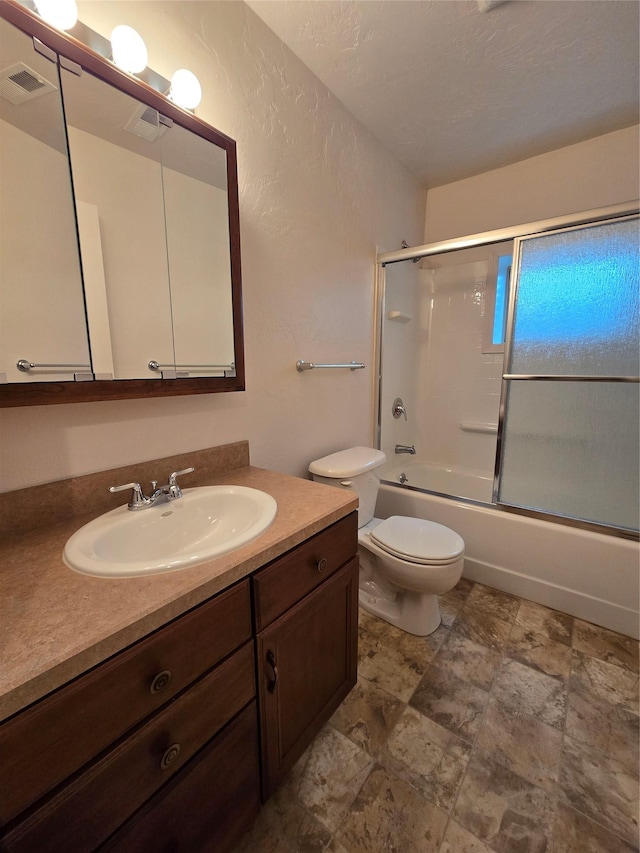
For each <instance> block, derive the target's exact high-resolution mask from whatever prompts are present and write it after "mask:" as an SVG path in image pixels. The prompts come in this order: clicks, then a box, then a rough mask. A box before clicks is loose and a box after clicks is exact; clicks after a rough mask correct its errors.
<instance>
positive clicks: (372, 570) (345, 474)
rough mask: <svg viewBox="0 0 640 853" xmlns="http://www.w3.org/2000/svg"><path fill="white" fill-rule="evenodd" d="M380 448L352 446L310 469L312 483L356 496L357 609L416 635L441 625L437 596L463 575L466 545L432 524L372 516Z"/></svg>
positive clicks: (418, 519)
mask: <svg viewBox="0 0 640 853" xmlns="http://www.w3.org/2000/svg"><path fill="white" fill-rule="evenodd" d="M385 461H386V456H385V454H384V453H383V452H382V451H381V450H375V449H373V448H370V447H352V448H350V449H348V450H341V451H339V452H338V453H332V454H330V455H329V456H325V457H323V458H322V459H318V460H316V461H315V462H312V463H311V465H310V466H309V471H310V472H311V474H312V476H313V479H314V480H316V481H317V482H321V483H326V484H327V485H332V486H338V487H339V488H344V489H350V490H353V491H355V492H356V494H357V495H358V498H359V508H358V527H359V530H358V554H359V558H360V581H359V601H360V606H361V607H362V608H363V609H364V610H366V611H368V612H369V613H373V614H374V615H376V616H379V617H380V618H382V619H384V620H386V621H387V622H390V623H391V624H392V625H396V626H397V627H398V628H401V629H402V630H403V631H407V632H408V633H410V634H416V635H418V636H426V635H427V634H431V633H433V631H435V630H436V628H437V627H438V625H439V624H440V609H439V607H438V595H442V594H443V593H445V592H448V591H449V590H450V589H453V587H454V586H455V585H456V584H457V583H458V581H459V580H460V578H461V577H462V570H463V567H464V541H463V540H462V538H461V537H460V536H459V535H458V534H457V533H455V532H454V531H453V530H450V529H449V528H448V527H444V526H443V525H442V524H436V523H435V522H432V521H425V520H424V519H421V518H409V517H407V516H398V515H396V516H392V517H390V518H387V519H381V518H375V517H374V509H375V502H376V497H377V493H378V487H379V485H380V478H379V475H378V473H377V469H379V468H380V466H382V465H383V464H384V462H385Z"/></svg>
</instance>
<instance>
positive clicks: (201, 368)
mask: <svg viewBox="0 0 640 853" xmlns="http://www.w3.org/2000/svg"><path fill="white" fill-rule="evenodd" d="M148 367H149V370H155V371H156V372H161V371H184V372H185V373H223V372H224V373H226V372H227V371H229V372H231V371H233V372H234V373H235V369H236V367H235V364H160V362H158V361H155V360H153V359H152V360H151V361H150V362H149V364H148Z"/></svg>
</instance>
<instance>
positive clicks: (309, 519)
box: [0, 442, 357, 720]
mask: <svg viewBox="0 0 640 853" xmlns="http://www.w3.org/2000/svg"><path fill="white" fill-rule="evenodd" d="M245 444H246V443H244V442H238V443H237V444H235V445H226V446H225V448H231V449H232V450H234V451H235V453H234V454H232V456H233V458H232V459H231V464H232V465H233V466H234V467H231V468H228V469H227V470H222V471H220V470H217V469H220V468H225V463H224V462H223V463H220V464H216V465H212V464H211V459H212V458H213V457H212V453H214V452H215V451H218V450H224V449H225V448H220V449H219V448H215V449H211V450H209V451H198V452H194V453H192V454H183V455H181V456H180V457H172V458H171V457H170V458H168V459H166V460H157V462H161V463H162V466H163V470H164V467H166V466H168V467H169V468H173V465H174V464H175V468H173V470H176V469H177V468H178V467H184V466H185V464H194V465H195V466H196V468H198V463H199V461H202V459H204V464H202V465H201V473H200V476H199V477H198V478H196V479H197V482H193V481H192V482H191V483H189V484H188V483H187V482H186V477H185V478H184V486H185V488H186V487H187V486H188V485H204V484H230V483H233V484H236V485H242V486H251V487H253V488H257V489H262V490H263V491H265V492H268V493H269V494H270V495H272V496H273V497H274V498H275V499H276V501H277V503H278V512H277V515H276V518H275V520H274V522H273V524H272V525H271V527H270V528H269V529H268V530H267V531H266V532H265V533H263V534H262V535H261V536H260V537H258V538H257V539H256V540H254V541H253V542H251V543H249V544H248V545H245V546H244V547H242V548H240V549H238V550H236V551H233V552H231V553H230V554H226V555H223V556H221V557H218V558H216V559H214V560H211V561H209V562H207V563H202V564H201V565H199V566H194V567H191V568H189V569H184V570H181V571H177V572H169V573H167V574H160V575H154V576H152V577H148V578H124V579H106V578H93V577H89V576H86V575H81V574H78V573H76V572H73V571H71V570H70V569H68V568H67V567H66V566H65V565H64V563H63V562H62V551H63V548H64V545H65V542H66V541H67V539H68V538H69V536H70V535H71V534H72V533H74V532H75V531H76V530H77V529H78V528H79V527H81V526H82V525H83V524H85V523H86V522H87V521H89V520H90V519H91V518H95V517H96V516H97V515H100V514H101V513H102V512H104V511H105V508H103V507H100V508H99V509H98V510H97V511H96V507H95V506H94V507H92V510H91V512H85V513H82V514H79V513H78V512H77V510H75V511H74V514H73V515H72V517H68V518H64V517H62V518H60V517H59V515H60V514H58V517H55V516H56V512H55V511H53V510H51V512H48V511H47V506H46V505H45V507H44V508H43V510H42V511H41V513H40V515H41V516H42V518H41V521H40V523H39V524H38V523H36V521H31V522H30V521H29V518H28V517H27V516H28V513H27V515H26V516H25V524H24V525H19V524H18V523H17V522H16V521H15V519H14V522H13V524H12V525H11V528H10V529H9V530H7V525H6V524H5V529H4V530H1V529H0V533H2V539H1V543H0V720H2V719H5V718H6V717H8V716H10V715H11V714H13V713H15V712H16V711H18V710H21V709H22V708H24V707H26V706H27V705H29V704H30V703H32V702H34V701H35V700H36V699H39V698H41V697H42V696H44V695H46V694H47V693H49V692H51V691H52V690H54V689H55V688H57V687H59V686H60V685H62V684H64V683H65V682H66V681H69V680H70V679H72V678H74V677H75V676H77V675H80V674H81V673H83V672H85V671H86V670H87V669H90V668H91V667H92V666H95V665H96V664H98V663H100V662H102V661H103V660H105V659H106V658H108V657H110V656H111V655H113V654H115V653H116V652H118V651H120V650H122V649H123V648H125V647H126V646H128V645H130V644H131V643H133V642H135V641H136V640H138V639H140V638H141V637H143V636H145V635H146V634H148V633H149V632H151V631H153V630H154V629H156V628H158V627H160V626H162V625H163V624H165V623H166V622H167V621H169V620H171V619H173V618H175V617H176V616H179V615H180V614H181V613H184V612H186V611H187V610H189V609H190V608H192V607H194V606H195V605H197V604H199V603H200V602H202V601H205V600H206V599H207V598H209V597H210V596H212V595H214V594H215V593H217V592H219V591H220V590H222V589H224V588H225V587H227V586H229V585H230V584H232V583H234V582H236V581H238V580H240V579H241V578H244V577H246V576H247V575H249V574H251V572H253V571H255V570H256V569H257V568H259V567H260V566H263V565H265V564H266V563H268V562H270V561H271V560H273V559H274V558H276V557H278V556H280V555H281V554H283V553H284V552H285V551H288V550H289V549H290V548H292V547H294V546H295V545H297V544H299V543H300V542H302V541H304V540H305V539H307V538H308V537H309V536H312V535H313V534H314V533H317V532H318V531H320V530H322V529H324V528H325V527H327V526H328V525H330V524H332V523H333V522H335V521H338V520H339V519H340V518H343V517H344V516H345V515H348V514H349V513H350V512H352V511H354V510H355V509H356V507H357V499H356V498H355V497H354V495H353V494H352V493H350V492H346V491H341V490H340V489H334V488H332V487H330V486H324V485H321V484H319V483H313V482H311V481H309V480H303V479H300V478H297V477H291V476H288V475H285V474H278V473H276V472H273V471H267V470H264V469H261V468H254V467H252V466H250V465H248V464H244V463H245V462H248V446H246V453H245V452H244V449H245ZM199 454H209V455H208V456H207V457H204V456H203V457H202V459H201V458H200V457H199ZM215 458H216V460H218V457H217V456H216V457H215ZM227 461H228V457H227ZM152 465H153V463H145V466H144V467H145V468H149V469H150V470H152ZM235 466H238V467H235ZM138 467H139V468H142V467H143V466H138ZM130 468H131V466H130ZM130 468H123V469H118V470H117V471H115V472H114V471H111V472H103V473H102V474H100V475H87V476H86V477H83V478H76V480H75V481H65V482H64V484H63V485H61V488H60V494H65V488H64V486H66V485H68V484H71V486H69V489H70V491H68V492H67V493H66V494H67V497H68V495H71V494H74V495H76V496H77V494H78V493H79V492H80V493H82V489H85V491H87V490H88V489H89V487H90V485H91V483H92V482H93V481H99V482H100V486H101V491H104V482H109V481H110V482H112V483H121V482H127V479H126V476H129V477H130V476H131V471H130ZM105 477H106V479H105ZM138 479H139V480H140V481H141V482H142V479H143V478H142V475H141V476H139V477H138ZM158 479H160V478H158ZM51 485H54V484H46V487H44V486H43V487H42V494H43V502H44V503H45V504H47V502H48V501H49V500H50V499H51V494H50V491H51V490H49V491H47V488H48V487H50V486H51ZM27 493H29V494H28V495H27ZM51 493H52V494H53V493H54V492H51ZM13 494H14V495H15V496H16V497H15V499H14V501H13V504H12V506H13V507H14V509H16V512H15V517H16V518H18V517H19V516H20V513H19V511H18V510H19V506H18V507H17V508H16V507H15V504H16V502H17V503H18V504H20V501H21V500H22V501H23V502H25V503H26V500H27V497H28V498H29V500H30V501H31V503H33V502H34V500H36V501H37V496H38V487H33V488H31V489H28V490H26V489H25V490H21V492H16V493H13ZM1 497H2V498H3V499H4V502H5V506H6V505H7V503H8V502H9V501H10V500H11V495H10V494H5V495H4V496H1ZM117 497H118V501H117V503H122V502H123V496H122V495H118V496H117ZM51 500H52V499H51ZM105 500H106V499H105ZM108 500H110V502H111V505H112V504H113V496H109V499H108ZM53 503H54V504H55V501H53ZM87 503H89V501H85V506H84V508H85V509H86V504H87ZM111 505H110V504H109V503H107V506H106V508H107V509H108V508H111ZM116 505H117V504H116ZM2 509H3V506H2V502H1V501H0V512H1V511H2ZM52 515H53V516H54V518H53V520H52V519H51V516H52ZM62 515H64V513H62ZM23 527H27V528H29V527H31V529H26V530H25V529H22V528H23Z"/></svg>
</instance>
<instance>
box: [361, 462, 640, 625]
mask: <svg viewBox="0 0 640 853" xmlns="http://www.w3.org/2000/svg"><path fill="white" fill-rule="evenodd" d="M414 464H415V468H416V470H415V472H414V471H413V465H412V460H407V462H404V463H403V464H401V465H399V466H395V467H394V468H393V469H389V470H387V471H386V472H384V473H383V475H382V477H383V479H382V483H381V485H380V491H379V493H378V501H377V504H376V515H377V516H378V517H379V518H388V517H389V516H391V515H408V516H412V517H414V518H426V519H428V520H430V521H436V522H439V523H440V524H444V525H446V526H447V527H450V528H452V529H453V530H455V531H456V532H457V533H459V534H460V536H462V538H463V539H464V541H465V546H466V547H465V567H464V576H465V577H467V578H469V579H471V580H474V581H478V582H479V583H483V584H487V586H492V587H495V588H496V589H500V590H503V591H504V592H508V593H512V594H513V595H517V596H520V597H522V598H527V599H529V600H530V601H535V602H537V603H538V604H543V605H545V606H547V607H551V608H554V609H555V610H561V611H563V612H565V613H569V614H571V615H572V616H577V617H578V618H580V619H585V620H587V621H588V622H594V623H595V624H597V625H602V626H604V627H605V628H610V629H611V630H613V631H619V632H621V633H623V634H627V635H629V636H631V637H635V638H636V639H638V636H639V621H640V619H639V613H638V600H639V597H640V578H639V575H640V571H639V565H640V560H639V556H640V555H639V546H638V543H637V542H634V541H632V540H628V539H620V538H617V537H615V536H608V535H605V534H602V533H595V532H592V531H589V530H582V529H580V528H577V527H569V526H566V525H564V524H555V523H553V522H551V521H542V520H538V519H534V518H529V517H528V516H524V515H519V514H517V513H515V512H509V511H507V510H503V509H500V508H499V507H496V506H493V505H489V504H488V503H474V502H473V501H478V500H479V501H487V500H489V501H490V500H491V490H490V489H489V493H488V495H489V497H488V498H487V496H486V494H487V493H486V491H484V490H485V489H486V487H487V484H486V483H480V484H475V492H474V486H473V484H471V483H470V482H469V481H470V480H471V479H472V478H471V477H469V476H468V475H465V474H464V473H463V474H460V472H458V473H456V472H453V471H451V472H450V471H446V470H443V471H438V470H437V469H436V468H435V466H431V465H427V464H425V463H421V462H419V461H416V462H415V463H414ZM402 472H404V473H405V474H406V475H407V478H408V479H407V484H406V486H402V485H400V484H398V483H395V484H393V482H392V481H390V480H391V475H392V473H393V474H395V476H396V477H397V476H398V475H399V474H400V473H402ZM427 475H428V477H427ZM449 475H451V476H449ZM421 478H424V479H423V482H425V483H427V482H430V483H431V485H426V488H429V489H431V488H432V486H434V485H436V484H437V486H438V487H437V488H434V489H433V491H438V492H444V491H445V489H444V488H442V486H444V485H445V484H446V483H447V482H449V483H450V484H451V485H454V484H455V485H456V486H457V487H463V488H458V491H460V490H463V491H465V492H468V493H469V494H468V495H465V497H466V498H467V499H466V500H465V499H463V498H449V497H444V496H443V494H426V493H424V492H422V491H418V489H421V488H425V486H424V485H420V486H418V481H419V480H420V479H421ZM429 478H430V480H429ZM447 478H448V480H447ZM483 479H485V480H487V479H488V478H483ZM472 493H473V494H474V495H475V497H474V496H472ZM478 495H484V497H477V496H478Z"/></svg>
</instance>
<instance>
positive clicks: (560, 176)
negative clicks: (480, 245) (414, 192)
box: [424, 125, 640, 243]
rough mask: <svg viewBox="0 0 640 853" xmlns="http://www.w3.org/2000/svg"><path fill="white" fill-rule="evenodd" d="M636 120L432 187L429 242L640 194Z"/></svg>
mask: <svg viewBox="0 0 640 853" xmlns="http://www.w3.org/2000/svg"><path fill="white" fill-rule="evenodd" d="M638 130H639V128H638V126H637V125H636V126H635V127H629V128H626V129H625V130H617V131H615V132H614V133H607V134H605V135H604V136H596V137H595V138H593V139H588V140H587V141H586V142H579V143H578V144H576V145H569V146H567V147H566V148H559V149H557V150H556V151H550V152H549V153H548V154H541V155H540V156H538V157H531V158H530V159H529V160H521V161H520V162H519V163H514V164H512V165H511V166H504V167H503V168H501V169H494V170H493V171H491V172H483V173H482V174H481V175H476V176H475V177H473V178H467V179H466V180H464V181H456V182H455V183H451V184H445V185H444V186H441V187H435V188H433V189H430V190H429V194H428V196H427V212H426V220H425V235H424V242H425V243H437V242H439V241H440V240H447V239H449V238H452V237H462V236H464V235H466V234H476V233H478V232H480V231H492V230H493V229H496V228H504V227H506V226H509V225H519V224H521V223H524V222H534V221H536V220H538V219H547V218H549V217H553V216H563V215H564V214H567V213H576V212H578V211H581V210H590V209H591V208H595V207H605V206H607V205H609V204H618V203H619V202H623V201H630V200H632V199H637V198H638V197H639V196H640V186H639V184H640V173H639V172H638Z"/></svg>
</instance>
